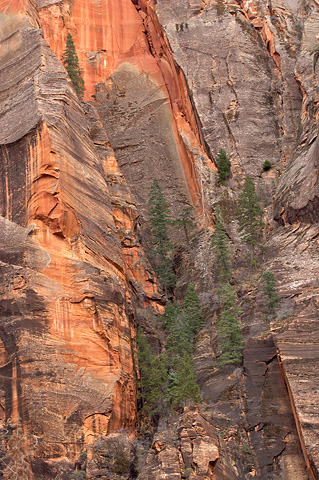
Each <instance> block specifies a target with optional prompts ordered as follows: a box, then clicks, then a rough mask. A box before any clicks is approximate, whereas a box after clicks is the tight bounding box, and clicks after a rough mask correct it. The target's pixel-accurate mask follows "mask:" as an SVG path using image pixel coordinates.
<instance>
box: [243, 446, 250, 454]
mask: <svg viewBox="0 0 319 480" xmlns="http://www.w3.org/2000/svg"><path fill="white" fill-rule="evenodd" d="M243 452H244V453H251V450H250V448H249V447H248V445H243Z"/></svg>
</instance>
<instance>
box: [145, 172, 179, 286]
mask: <svg viewBox="0 0 319 480" xmlns="http://www.w3.org/2000/svg"><path fill="white" fill-rule="evenodd" d="M148 205H149V211H148V215H149V222H150V227H151V228H150V232H151V235H152V242H153V247H154V253H155V255H156V256H157V266H156V272H157V274H158V276H159V279H160V281H161V282H162V283H163V284H164V285H165V286H166V287H171V288H172V287H174V285H175V274H174V272H173V262H172V260H171V258H170V252H171V250H172V244H171V242H170V239H169V236H168V226H169V224H170V214H169V206H168V203H167V201H166V200H165V197H164V195H163V191H162V189H161V187H160V185H159V183H158V180H157V178H154V181H153V183H152V186H151V190H150V197H149V200H148Z"/></svg>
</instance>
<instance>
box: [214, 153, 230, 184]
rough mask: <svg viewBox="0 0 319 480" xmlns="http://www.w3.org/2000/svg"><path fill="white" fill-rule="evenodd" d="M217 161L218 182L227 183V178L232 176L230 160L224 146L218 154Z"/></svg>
mask: <svg viewBox="0 0 319 480" xmlns="http://www.w3.org/2000/svg"><path fill="white" fill-rule="evenodd" d="M216 163H217V173H218V183H220V185H225V183H226V180H227V179H228V178H229V177H230V161H229V159H228V157H227V155H226V152H225V150H223V149H222V148H221V149H220V150H219V152H218V154H217V157H216Z"/></svg>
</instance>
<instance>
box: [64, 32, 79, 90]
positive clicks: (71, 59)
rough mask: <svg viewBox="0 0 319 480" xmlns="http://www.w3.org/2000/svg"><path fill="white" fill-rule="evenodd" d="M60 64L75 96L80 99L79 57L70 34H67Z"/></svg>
mask: <svg viewBox="0 0 319 480" xmlns="http://www.w3.org/2000/svg"><path fill="white" fill-rule="evenodd" d="M62 63H63V65H64V66H65V68H66V71H67V72H68V75H69V77H70V79H71V82H72V83H73V86H74V89H75V91H76V93H77V95H78V96H79V97H80V98H82V97H83V93H84V80H83V78H82V76H81V75H82V71H81V69H80V64H79V57H78V56H77V54H76V51H75V45H74V41H73V38H72V35H71V33H68V36H67V39H66V46H65V49H64V51H63V55H62Z"/></svg>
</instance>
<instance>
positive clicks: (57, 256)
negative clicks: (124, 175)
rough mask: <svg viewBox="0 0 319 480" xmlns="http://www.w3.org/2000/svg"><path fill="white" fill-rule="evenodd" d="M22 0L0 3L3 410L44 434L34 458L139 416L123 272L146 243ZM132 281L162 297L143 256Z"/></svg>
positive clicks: (72, 451) (62, 451)
mask: <svg viewBox="0 0 319 480" xmlns="http://www.w3.org/2000/svg"><path fill="white" fill-rule="evenodd" d="M13 7H14V10H13ZM22 7H23V5H21V4H14V5H10V8H6V9H5V10H4V12H3V15H4V18H3V19H2V25H1V27H2V28H1V40H2V45H4V49H2V50H1V62H2V65H4V68H3V69H2V70H1V85H2V89H1V92H0V102H1V111H2V112H3V115H2V117H1V141H0V143H1V151H0V155H1V162H0V169H1V185H0V198H1V215H2V216H1V217H0V222H1V229H0V231H1V234H0V235H1V242H0V243H1V245H2V247H1V279H2V281H1V308H0V312H1V317H2V318H1V332H0V336H1V346H2V349H1V367H0V368H1V371H2V372H3V375H4V374H5V377H3V378H2V380H1V398H2V399H3V403H2V407H3V412H2V415H1V416H2V420H8V419H9V418H10V419H11V421H13V422H18V420H19V419H20V420H21V421H22V422H23V425H24V428H25V429H26V431H28V432H29V434H35V435H37V436H38V437H39V438H40V441H39V443H38V446H37V450H36V451H34V452H33V454H34V457H35V459H38V460H37V462H39V461H40V460H39V459H41V458H42V459H47V460H48V459H50V458H51V459H57V458H60V459H61V458H64V457H66V458H68V459H69V460H71V461H74V460H75V458H76V456H77V455H78V453H79V452H80V451H81V450H82V449H83V447H84V446H85V445H86V444H90V443H92V441H93V440H94V438H95V437H96V436H97V435H99V434H103V433H107V432H111V431H114V430H117V429H120V428H125V429H133V428H134V427H135V416H136V386H135V367H134V365H133V356H134V355H133V352H134V348H135V347H134V345H135V340H134V339H135V314H134V308H133V305H132V292H133V290H132V288H131V287H129V285H130V284H132V277H133V275H135V273H136V269H137V267H135V264H136V262H140V263H142V262H143V259H144V257H143V253H142V251H141V247H140V245H139V243H138V240H137V238H135V240H134V242H133V245H130V244H129V242H128V241H127V243H128V244H126V243H125V231H131V229H132V230H133V228H134V225H135V224H136V222H137V217H138V215H137V213H136V208H135V206H134V204H133V202H132V201H131V200H130V199H129V198H127V200H126V201H127V204H128V205H129V207H130V209H128V208H127V209H125V205H124V203H125V199H124V198H121V202H122V203H121V204H118V205H117V206H116V202H115V198H116V193H115V192H114V188H113V192H112V195H110V193H109V190H108V187H107V183H106V181H105V180H106V179H107V178H108V179H109V184H112V182H113V183H114V178H116V177H117V176H118V177H121V175H120V172H119V171H118V168H117V167H116V161H115V158H114V154H112V152H109V154H108V156H107V158H100V156H99V153H98V151H97V150H96V148H95V146H94V144H93V142H92V140H91V139H90V137H89V133H88V125H87V122H86V119H85V115H84V112H83V111H82V109H81V107H80V106H79V103H78V100H77V98H76V97H75V94H74V92H73V90H72V88H71V86H70V82H69V80H67V76H66V74H65V71H64V69H63V68H62V67H61V65H60V64H59V62H58V61H57V59H56V58H55V56H54V55H53V54H52V52H51V51H50V49H49V47H48V46H47V44H46V43H45V42H44V41H43V39H42V38H41V35H40V33H39V31H38V30H35V29H33V28H30V27H31V25H30V23H29V21H28V16H27V15H26V14H25V11H26V10H28V5H26V9H25V10H23V8H22ZM17 13H18V14H19V15H17ZM17 59H18V60H17ZM16 60H17V61H19V68H18V69H16V66H15V65H16ZM8 98H9V99H10V109H8V108H6V105H7V104H6V102H7V100H8ZM22 118H23V119H24V121H23V122H22V121H21V119H22ZM109 150H110V149H109ZM112 160H113V161H112ZM111 177H112V178H113V181H112V180H111ZM130 250H131V251H132V253H129V251H130ZM147 272H149V273H147ZM135 283H136V291H137V294H136V295H138V294H139V293H140V292H142V293H143V292H144V291H145V292H146V293H145V295H144V297H143V301H142V300H141V305H143V306H144V307H145V308H146V307H150V308H151V306H154V307H155V308H156V310H157V311H161V310H162V306H161V304H160V303H158V300H159V299H160V297H159V295H158V294H157V283H156V280H155V279H154V275H153V274H152V271H151V268H150V267H149V266H148V267H147V266H145V267H142V268H140V276H139V277H138V276H137V275H136V278H135ZM139 285H141V286H139ZM4 378H5V379H4ZM43 461H44V460H43ZM40 463H41V462H40ZM39 465H40V464H39V463H36V464H35V467H34V468H35V471H37V469H38V470H39V469H40V470H39V472H40V473H41V468H42V467H41V465H40V466H39ZM46 468H51V467H49V466H47V467H46ZM51 473H52V472H51ZM52 475H53V473H52ZM51 478H52V477H51Z"/></svg>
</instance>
